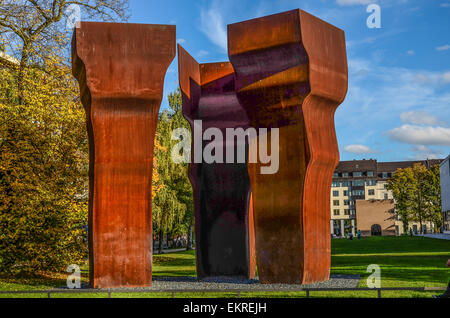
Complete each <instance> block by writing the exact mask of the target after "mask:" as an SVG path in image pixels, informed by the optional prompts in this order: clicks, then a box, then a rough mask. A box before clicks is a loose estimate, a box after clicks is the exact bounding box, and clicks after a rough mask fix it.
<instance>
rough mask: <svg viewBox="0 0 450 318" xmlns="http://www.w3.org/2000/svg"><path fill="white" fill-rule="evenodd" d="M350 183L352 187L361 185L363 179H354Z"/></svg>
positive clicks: (362, 184)
mask: <svg viewBox="0 0 450 318" xmlns="http://www.w3.org/2000/svg"><path fill="white" fill-rule="evenodd" d="M352 185H353V186H354V187H363V186H364V181H363V180H355V181H352Z"/></svg>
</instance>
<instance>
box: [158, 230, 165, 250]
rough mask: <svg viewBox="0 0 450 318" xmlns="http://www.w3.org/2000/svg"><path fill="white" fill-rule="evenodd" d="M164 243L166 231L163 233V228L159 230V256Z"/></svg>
mask: <svg viewBox="0 0 450 318" xmlns="http://www.w3.org/2000/svg"><path fill="white" fill-rule="evenodd" d="M163 241H164V231H163V229H162V227H161V229H160V230H159V246H158V253H159V254H161V253H162V246H163Z"/></svg>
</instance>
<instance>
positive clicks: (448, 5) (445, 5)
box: [441, 3, 450, 8]
mask: <svg viewBox="0 0 450 318" xmlns="http://www.w3.org/2000/svg"><path fill="white" fill-rule="evenodd" d="M441 7H443V8H450V3H441Z"/></svg>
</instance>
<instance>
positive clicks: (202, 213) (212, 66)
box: [178, 45, 255, 280]
mask: <svg viewBox="0 0 450 318" xmlns="http://www.w3.org/2000/svg"><path fill="white" fill-rule="evenodd" d="M178 70H179V77H180V87H181V91H182V98H183V114H184V116H185V117H186V119H187V120H188V121H189V123H190V125H191V129H192V134H193V135H194V138H192V145H193V147H192V150H193V151H192V152H191V164H190V167H189V179H190V181H191V184H192V188H193V190H194V207H195V239H196V255H197V276H198V278H199V279H200V280H202V279H207V278H213V277H216V278H217V277H223V278H226V277H229V278H250V277H253V276H254V274H255V255H254V247H253V244H254V239H253V220H252V205H251V190H250V180H249V176H248V171H247V156H248V142H247V141H246V139H245V137H244V139H239V138H238V139H237V142H236V140H234V138H233V139H230V138H226V130H227V128H242V129H247V128H248V118H247V115H246V113H245V110H244V109H243V108H242V107H241V105H240V104H239V102H238V100H237V98H236V94H235V91H234V71H233V68H232V66H231V64H230V63H229V62H219V63H207V64H199V63H197V61H196V60H195V59H194V58H193V57H191V56H190V55H189V54H188V53H187V52H186V51H185V50H184V49H183V48H182V47H181V46H180V45H179V46H178ZM196 120H198V121H201V127H200V126H199V125H195V124H194V121H196ZM195 126H197V127H195ZM208 128H215V129H216V131H219V132H221V133H222V135H223V139H222V140H218V139H214V140H212V141H202V140H198V139H196V138H195V135H196V133H199V134H201V135H203V133H204V132H205V131H206V130H207V129H208ZM194 129H198V130H197V132H194ZM200 138H201V137H200ZM233 141H235V142H233ZM197 143H198V144H197ZM200 143H201V144H200ZM196 145H197V146H199V147H198V150H199V153H197V154H195V153H194V151H195V148H196V147H195V146H196ZM213 145H215V146H217V148H216V149H221V151H222V155H220V156H218V158H217V159H218V161H221V162H212V163H208V162H205V159H206V158H204V157H203V156H202V153H203V151H204V149H205V147H211V146H213ZM239 147H242V150H243V152H242V154H243V155H244V156H245V158H244V160H242V162H238V161H237V160H238V156H237V152H238V149H239ZM230 150H231V151H233V152H234V160H233V162H228V163H227V162H226V154H227V152H228V151H230ZM196 157H197V160H196ZM198 159H199V160H200V161H201V162H200V161H199V160H198Z"/></svg>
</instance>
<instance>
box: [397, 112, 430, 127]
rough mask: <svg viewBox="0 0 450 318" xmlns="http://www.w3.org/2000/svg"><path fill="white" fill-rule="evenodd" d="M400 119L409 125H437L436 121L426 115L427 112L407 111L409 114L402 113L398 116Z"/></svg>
mask: <svg viewBox="0 0 450 318" xmlns="http://www.w3.org/2000/svg"><path fill="white" fill-rule="evenodd" d="M400 119H401V120H402V122H404V123H409V124H418V125H420V124H426V125H436V124H438V122H439V121H438V119H437V118H436V117H435V116H433V115H430V114H428V113H427V112H422V111H414V110H413V111H409V112H403V113H401V114H400Z"/></svg>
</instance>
